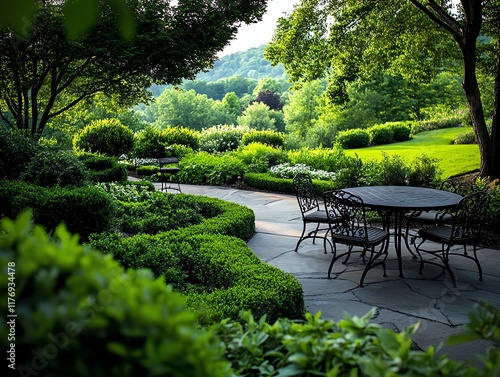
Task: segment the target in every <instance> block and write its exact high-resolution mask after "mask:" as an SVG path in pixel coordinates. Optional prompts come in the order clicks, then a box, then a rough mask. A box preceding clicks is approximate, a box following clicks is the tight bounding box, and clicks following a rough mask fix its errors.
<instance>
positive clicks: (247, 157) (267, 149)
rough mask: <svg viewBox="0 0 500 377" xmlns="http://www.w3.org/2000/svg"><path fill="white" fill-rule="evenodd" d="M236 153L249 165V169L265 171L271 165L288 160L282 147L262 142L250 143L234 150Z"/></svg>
mask: <svg viewBox="0 0 500 377" xmlns="http://www.w3.org/2000/svg"><path fill="white" fill-rule="evenodd" d="M234 155H235V156H236V157H237V158H239V159H240V160H241V161H243V162H244V163H245V164H247V166H248V171H252V172H256V173H258V172H261V173H265V172H266V171H267V170H269V168H270V167H271V166H274V165H277V164H280V163H281V162H284V161H286V160H287V156H286V152H284V151H283V149H281V148H275V147H273V146H270V145H267V144H261V143H250V144H247V145H245V146H244V147H241V146H240V148H239V149H238V151H237V152H234Z"/></svg>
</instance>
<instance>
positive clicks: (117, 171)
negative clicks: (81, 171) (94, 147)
mask: <svg viewBox="0 0 500 377" xmlns="http://www.w3.org/2000/svg"><path fill="white" fill-rule="evenodd" d="M78 158H79V159H80V161H82V162H83V164H84V165H85V166H86V167H87V169H89V179H90V180H91V181H92V182H126V181H127V169H126V168H125V166H124V165H121V164H119V163H118V159H117V158H116V157H107V156H99V155H96V154H90V153H84V154H81V155H79V156H78Z"/></svg>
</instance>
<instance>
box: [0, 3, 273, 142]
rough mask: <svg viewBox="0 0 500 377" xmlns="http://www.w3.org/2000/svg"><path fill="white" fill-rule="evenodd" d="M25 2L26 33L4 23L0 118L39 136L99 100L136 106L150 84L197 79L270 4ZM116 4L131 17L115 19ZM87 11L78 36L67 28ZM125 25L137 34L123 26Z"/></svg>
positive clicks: (118, 15) (16, 25)
mask: <svg viewBox="0 0 500 377" xmlns="http://www.w3.org/2000/svg"><path fill="white" fill-rule="evenodd" d="M26 3H30V4H31V5H32V7H30V11H29V12H28V13H27V14H29V15H32V18H30V22H29V23H28V24H26V25H25V27H24V28H22V32H21V31H20V29H21V28H20V27H19V23H16V22H10V23H8V22H3V21H5V20H4V18H3V17H2V18H0V21H1V22H0V117H1V120H2V122H3V123H5V124H6V125H8V126H10V127H11V128H18V129H23V130H29V131H30V132H31V134H33V135H35V136H40V135H41V134H42V133H43V130H44V127H45V126H46V125H47V123H48V122H49V121H50V120H51V119H53V118H54V117H56V116H57V115H59V114H62V113H64V112H65V111H66V110H68V109H70V108H72V107H73V106H75V105H76V104H78V103H79V102H81V101H82V100H84V99H86V98H89V97H91V96H93V95H95V94H96V93H104V94H105V95H108V96H117V98H119V100H120V102H121V103H123V104H127V105H132V104H135V103H138V102H145V101H147V100H148V99H149V98H150V94H149V93H148V91H147V88H148V87H150V85H151V84H153V83H156V84H177V83H180V82H181V81H182V79H184V78H187V79H192V78H194V77H195V75H196V73H197V72H199V71H200V70H203V69H205V68H208V67H210V66H211V65H212V64H213V63H214V61H215V60H216V59H217V53H218V52H219V51H221V50H222V49H223V48H224V47H225V46H226V45H227V44H228V42H229V41H230V40H231V39H232V38H233V37H234V36H235V33H236V31H237V29H238V26H239V25H240V24H241V23H252V22H256V21H258V20H260V19H261V17H262V15H263V13H264V11H265V9H266V3H267V1H265V0H239V1H228V0H216V1H206V0H177V1H170V0H116V1H111V0H95V1H90V2H89V1H87V0H66V1H58V0H32V1H31V2H30V1H24V2H20V3H19V4H22V5H24V4H26ZM116 3H124V4H125V5H126V8H125V9H126V10H127V12H126V13H124V12H121V13H120V12H117V8H116V6H115V5H116ZM89 4H90V5H89ZM2 7H4V5H2ZM12 7H14V8H15V6H14V5H12ZM88 7H91V8H92V9H91V10H92V12H90V16H89V17H90V19H91V20H92V21H93V22H92V23H91V24H88V23H85V24H84V25H83V26H82V27H79V28H77V30H76V31H75V30H74V29H72V28H69V29H68V27H67V26H68V25H70V24H71V23H72V22H73V21H74V22H76V23H77V24H78V22H77V21H78V19H80V18H85V17H84V16H87V15H88V14H89V12H86V13H83V14H82V13H80V14H79V13H78V12H77V11H78V9H83V10H86V11H88ZM75 9H76V11H75ZM120 9H122V8H120ZM123 14H126V15H128V17H122V16H123ZM21 15H22V14H21ZM124 20H125V21H124ZM127 20H129V21H128V22H130V23H131V24H132V25H133V28H126V27H123V23H124V22H125V23H126V22H127ZM118 25H122V27H119V26H118ZM124 30H126V31H127V32H125V33H124ZM131 30H132V32H131Z"/></svg>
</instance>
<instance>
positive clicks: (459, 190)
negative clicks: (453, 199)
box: [439, 178, 478, 196]
mask: <svg viewBox="0 0 500 377" xmlns="http://www.w3.org/2000/svg"><path fill="white" fill-rule="evenodd" d="M439 188H440V189H441V190H446V191H450V192H454V193H455V194H458V195H461V196H466V195H469V194H471V193H473V192H475V191H478V187H477V185H476V184H475V183H473V182H471V181H469V180H463V179H458V178H449V179H447V180H445V181H443V182H441V185H440V186H439Z"/></svg>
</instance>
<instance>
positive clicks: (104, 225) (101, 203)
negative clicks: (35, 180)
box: [0, 180, 116, 240]
mask: <svg viewBox="0 0 500 377" xmlns="http://www.w3.org/2000/svg"><path fill="white" fill-rule="evenodd" d="M27 209H29V210H31V212H32V213H33V220H34V221H35V223H37V224H40V225H42V226H44V227H45V228H46V229H47V230H48V231H52V230H54V229H55V228H56V227H57V225H59V223H61V222H64V223H65V224H66V226H67V228H68V230H69V231H70V232H71V233H76V234H79V235H80V236H81V238H82V239H83V240H86V239H87V238H88V237H89V236H90V235H91V234H92V233H100V232H103V231H106V230H110V229H111V228H112V227H113V225H114V223H113V222H114V219H115V213H116V206H115V203H114V201H113V200H112V199H111V197H110V196H109V195H107V194H106V193H104V192H103V191H102V190H100V189H98V188H97V187H93V186H86V187H78V188H75V189H67V188H59V187H53V188H50V189H49V188H45V187H41V186H37V185H32V184H29V183H25V182H22V181H6V180H5V181H1V182H0V211H1V212H0V215H1V216H2V217H3V216H7V217H10V218H16V217H17V216H18V215H19V214H20V213H22V212H23V211H25V210H27Z"/></svg>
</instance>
